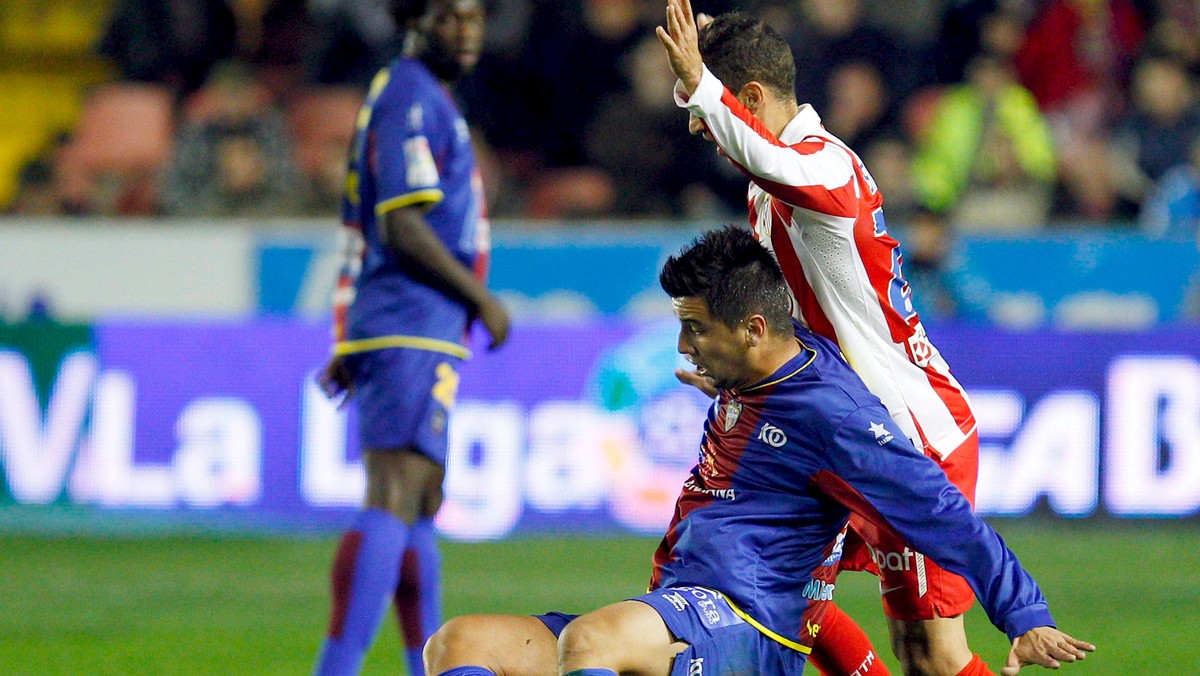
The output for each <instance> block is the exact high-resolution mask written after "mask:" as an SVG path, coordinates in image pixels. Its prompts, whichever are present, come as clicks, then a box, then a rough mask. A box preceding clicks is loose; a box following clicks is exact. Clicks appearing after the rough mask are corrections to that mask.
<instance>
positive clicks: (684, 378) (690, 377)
mask: <svg viewBox="0 0 1200 676" xmlns="http://www.w3.org/2000/svg"><path fill="white" fill-rule="evenodd" d="M675 377H676V378H678V379H679V382H681V383H683V384H684V385H691V386H692V387H694V388H696V389H697V390H700V391H701V392H703V393H704V394H705V395H706V396H708V397H711V398H713V399H716V397H717V388H715V387H713V384H712V381H711V380H709V379H708V378H705V377H704V376H702V375H700V374H699V373H698V372H697V371H687V370H684V369H675Z"/></svg>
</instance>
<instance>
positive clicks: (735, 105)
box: [721, 87, 786, 148]
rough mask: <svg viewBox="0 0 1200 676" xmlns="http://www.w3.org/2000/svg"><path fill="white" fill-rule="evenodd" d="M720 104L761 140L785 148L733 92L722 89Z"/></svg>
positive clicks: (726, 88)
mask: <svg viewBox="0 0 1200 676" xmlns="http://www.w3.org/2000/svg"><path fill="white" fill-rule="evenodd" d="M721 103H723V104H725V107H726V108H728V109H729V112H731V113H733V116H734V117H736V118H738V119H739V120H741V121H742V122H743V123H744V124H745V125H746V126H747V127H750V129H752V130H754V133H755V134H758V135H759V136H761V137H762V138H763V140H765V141H768V142H770V143H771V144H773V145H777V146H779V147H781V148H783V147H786V145H785V144H784V142H783V141H780V140H779V139H778V138H777V137H776V136H775V135H774V134H772V133H771V132H770V130H768V129H767V128H766V126H764V125H763V123H762V120H760V119H758V118H757V117H755V116H754V113H751V112H750V109H749V108H747V107H746V106H744V105H742V102H741V101H739V100H738V97H736V96H734V94H733V92H731V91H729V87H723V88H722V91H721Z"/></svg>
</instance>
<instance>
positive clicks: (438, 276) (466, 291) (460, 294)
mask: <svg viewBox="0 0 1200 676" xmlns="http://www.w3.org/2000/svg"><path fill="white" fill-rule="evenodd" d="M380 227H381V232H380V235H381V236H382V237H383V239H384V241H385V242H387V244H388V246H389V247H390V248H391V250H392V251H393V252H394V253H395V254H396V256H397V257H399V258H400V260H401V261H402V262H403V264H404V266H405V269H406V270H407V271H408V272H409V273H410V274H412V275H413V277H415V278H417V279H419V280H420V281H422V282H424V283H426V284H428V285H430V286H432V287H434V288H436V289H438V290H439V291H441V292H443V293H445V294H446V295H448V296H450V297H451V298H454V299H456V300H459V301H460V302H462V303H463V304H464V305H466V306H467V307H469V308H471V309H472V310H474V309H475V308H477V307H479V306H480V305H481V304H483V303H484V302H485V300H486V299H487V298H488V297H489V295H490V294H489V292H488V290H487V289H486V288H485V287H484V286H483V284H482V283H481V282H480V281H479V280H478V279H477V278H476V277H475V274H474V273H473V272H472V271H471V270H470V269H468V268H467V267H466V266H465V265H463V264H462V263H461V262H460V261H459V260H458V259H457V258H456V257H455V256H454V254H452V253H450V251H449V250H448V249H447V248H446V247H445V245H443V244H442V242H441V240H439V239H438V237H437V235H436V234H435V233H434V232H433V230H432V229H431V228H430V227H429V225H428V224H427V223H426V222H425V216H424V215H423V214H422V212H421V211H420V210H419V209H417V208H415V207H404V208H400V209H394V210H392V211H389V212H387V213H386V214H384V217H383V220H382V221H381V223H380Z"/></svg>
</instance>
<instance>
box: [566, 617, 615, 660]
mask: <svg viewBox="0 0 1200 676" xmlns="http://www.w3.org/2000/svg"><path fill="white" fill-rule="evenodd" d="M616 629H617V628H616V627H614V626H612V623H611V622H609V621H607V620H606V619H604V618H597V617H593V616H590V615H583V616H582V617H577V618H575V620H573V621H572V622H571V623H570V624H568V625H567V626H566V628H565V629H563V631H562V634H560V635H559V637H558V658H559V663H560V664H563V663H565V662H567V661H571V662H575V661H577V660H579V661H583V662H587V663H589V664H597V665H599V664H607V663H608V662H610V661H611V658H612V657H613V653H612V650H611V649H609V648H608V647H609V646H612V645H613V644H614V642H615V641H614V639H615V634H614V632H615V631H616Z"/></svg>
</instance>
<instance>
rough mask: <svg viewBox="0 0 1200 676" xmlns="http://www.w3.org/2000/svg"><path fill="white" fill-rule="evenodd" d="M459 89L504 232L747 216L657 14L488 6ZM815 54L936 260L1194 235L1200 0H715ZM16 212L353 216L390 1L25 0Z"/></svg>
mask: <svg viewBox="0 0 1200 676" xmlns="http://www.w3.org/2000/svg"><path fill="white" fill-rule="evenodd" d="M486 4H487V6H488V9H489V31H488V36H487V45H486V53H485V55H484V58H483V60H482V62H481V64H480V67H479V69H478V70H477V72H476V73H474V74H473V75H472V76H471V77H470V78H469V79H467V80H465V81H463V82H462V83H460V88H459V89H460V92H459V94H460V99H461V101H462V102H463V105H464V107H465V110H466V114H467V117H468V119H469V120H470V121H471V122H472V123H473V124H474V127H475V130H476V137H477V143H478V148H479V150H480V156H481V164H482V166H483V167H484V170H485V172H486V174H485V183H486V185H487V189H488V191H489V195H490V207H491V212H492V215H493V216H500V217H522V218H549V219H561V218H572V217H587V218H627V217H638V218H672V219H727V218H739V219H740V216H739V214H740V213H741V211H742V200H743V196H744V194H745V181H744V179H743V178H742V177H741V176H740V175H738V174H736V173H735V172H734V171H733V170H732V169H731V168H730V167H728V166H727V163H726V162H724V161H723V160H721V159H720V158H718V157H717V156H716V155H715V153H714V152H713V150H712V147H711V146H710V145H708V144H704V143H700V142H699V141H697V140H694V139H690V138H689V137H688V135H687V130H686V118H685V116H684V115H683V113H682V112H681V111H680V110H679V109H677V108H676V107H675V106H674V103H673V101H672V99H671V95H670V91H671V86H672V83H673V77H672V75H671V73H670V70H669V69H668V66H667V64H666V60H665V58H664V56H663V54H662V50H661V46H660V45H659V44H658V42H657V38H656V37H655V36H654V34H653V31H652V27H653V26H654V25H656V24H658V23H660V22H661V14H662V11H663V8H662V3H660V2H658V1H657V0H487V3H486ZM694 5H695V6H696V8H697V10H698V11H705V12H708V13H719V12H722V11H727V10H730V9H744V10H746V11H749V12H752V13H755V14H757V15H760V16H762V17H764V18H765V19H766V20H767V21H768V22H769V23H770V24H772V25H773V26H774V27H775V28H776V29H777V30H778V31H780V32H781V33H782V34H783V35H784V36H785V37H786V38H787V39H788V40H789V42H790V43H791V44H792V45H793V49H794V52H795V56H796V60H797V64H798V70H799V78H798V82H797V89H798V94H799V98H800V100H801V101H808V102H811V103H812V104H813V105H814V106H815V107H816V108H817V111H818V112H819V113H820V114H821V115H822V117H823V119H824V122H825V125H826V127H827V128H828V129H829V130H830V131H832V132H833V133H835V134H837V135H838V136H840V137H841V138H842V139H843V140H845V141H846V142H847V143H848V144H850V145H851V147H853V148H855V149H856V150H857V151H858V153H859V154H860V155H861V156H862V157H863V159H864V160H865V161H866V163H867V166H868V167H870V168H871V170H872V172H873V173H874V175H875V177H876V179H877V181H878V183H879V184H880V185H881V186H882V188H883V190H884V193H885V195H886V196H887V209H888V216H889V221H890V222H892V223H899V224H906V225H908V227H909V231H908V239H909V243H908V244H909V248H910V256H912V257H914V258H922V257H926V258H930V259H936V258H937V257H938V256H939V249H940V248H941V247H942V246H944V245H943V244H940V242H944V241H945V240H946V239H948V238H946V237H943V235H944V234H946V228H952V229H953V230H954V231H955V232H967V233H987V232H1033V231H1040V230H1045V229H1047V228H1056V227H1061V226H1063V225H1064V224H1069V225H1073V226H1078V225H1080V224H1086V225H1090V226H1091V227H1093V228H1122V229H1125V230H1138V229H1141V230H1144V231H1145V232H1147V233H1148V234H1152V235H1157V236H1169V237H1179V238H1189V239H1190V238H1194V237H1195V236H1196V233H1197V223H1198V222H1200V106H1198V104H1197V96H1196V89H1197V87H1196V84H1197V76H1198V75H1200V2H1195V1H1194V0H1040V1H1039V0H890V1H889V2H867V1H865V0H792V1H791V2H783V1H781V0H740V1H739V0H694ZM0 45H2V46H0V130H3V133H0V205H3V206H4V208H5V210H6V211H7V212H8V213H10V214H21V215H169V216H194V217H225V216H254V217H259V216H297V215H320V214H333V213H336V210H337V203H338V196H339V193H340V188H341V182H342V176H343V173H344V166H343V165H344V157H345V152H346V145H347V142H348V138H349V135H350V132H351V130H352V128H353V123H354V119H355V116H356V112H357V107H358V104H359V102H360V101H361V98H362V94H363V92H364V90H365V87H366V85H367V83H368V82H369V80H370V78H371V76H372V75H373V73H374V72H375V71H376V70H377V69H378V68H379V67H380V66H382V65H384V64H385V63H386V62H387V61H389V60H390V59H391V58H393V57H394V56H395V55H396V54H397V53H398V51H399V48H400V38H399V37H398V35H397V32H396V29H395V26H394V24H393V23H392V21H391V19H390V17H389V16H388V14H387V11H386V0H5V2H4V3H3V8H2V9H0Z"/></svg>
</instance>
